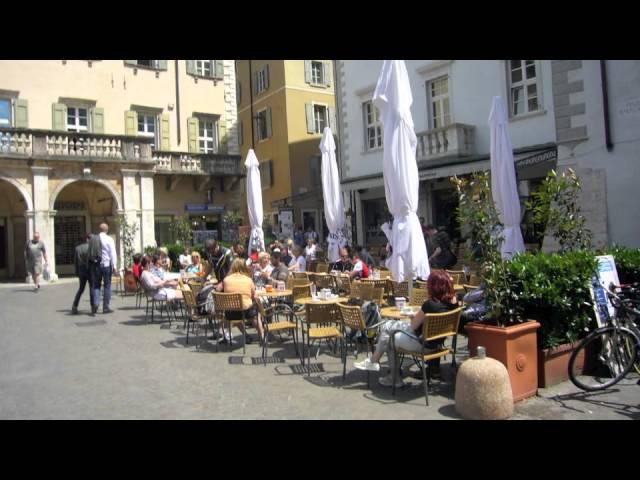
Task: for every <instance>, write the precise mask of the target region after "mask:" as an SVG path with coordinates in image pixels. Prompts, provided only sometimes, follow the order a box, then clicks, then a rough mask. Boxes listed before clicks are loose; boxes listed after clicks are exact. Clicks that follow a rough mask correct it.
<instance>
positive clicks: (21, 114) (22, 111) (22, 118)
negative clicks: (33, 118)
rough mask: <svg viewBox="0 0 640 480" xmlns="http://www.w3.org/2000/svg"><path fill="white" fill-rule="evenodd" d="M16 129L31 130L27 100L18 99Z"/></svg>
mask: <svg viewBox="0 0 640 480" xmlns="http://www.w3.org/2000/svg"><path fill="white" fill-rule="evenodd" d="M15 105H16V121H15V122H14V123H15V127H16V128H29V102H28V101H27V100H26V99H25V98H17V99H16V103H15Z"/></svg>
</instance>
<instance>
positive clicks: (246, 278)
mask: <svg viewBox="0 0 640 480" xmlns="http://www.w3.org/2000/svg"><path fill="white" fill-rule="evenodd" d="M216 290H217V291H219V292H224V293H240V294H242V308H243V311H242V312H225V317H226V318H227V320H242V319H244V320H251V322H252V324H253V326H254V327H255V328H256V329H257V330H258V333H259V334H260V340H262V339H263V338H264V330H263V327H262V322H261V321H260V320H259V319H258V310H257V308H256V305H255V298H256V286H255V285H254V283H253V280H251V270H250V269H249V267H247V264H246V263H245V261H244V260H243V259H242V258H236V259H235V260H234V261H233V263H232V264H231V270H230V271H229V274H228V275H227V276H226V277H224V280H223V281H222V282H221V283H220V284H219V285H218V286H217V287H216ZM240 330H244V324H240ZM219 336H222V332H219ZM246 339H247V343H251V341H250V338H249V336H247V337H246ZM230 340H231V334H230V333H229V332H227V334H226V336H225V338H224V339H223V340H222V342H228V341H230Z"/></svg>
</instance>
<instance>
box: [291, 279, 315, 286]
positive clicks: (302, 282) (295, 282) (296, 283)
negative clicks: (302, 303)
mask: <svg viewBox="0 0 640 480" xmlns="http://www.w3.org/2000/svg"><path fill="white" fill-rule="evenodd" d="M289 282H290V284H289V288H293V287H301V286H303V285H309V284H310V283H311V282H309V279H308V278H307V277H305V278H291V277H289Z"/></svg>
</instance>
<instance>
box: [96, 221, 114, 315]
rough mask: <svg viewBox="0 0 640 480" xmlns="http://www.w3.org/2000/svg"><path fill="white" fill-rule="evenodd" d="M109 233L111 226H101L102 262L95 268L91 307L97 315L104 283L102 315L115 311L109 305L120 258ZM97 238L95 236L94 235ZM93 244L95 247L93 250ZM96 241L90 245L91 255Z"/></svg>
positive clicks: (104, 224) (103, 224)
mask: <svg viewBox="0 0 640 480" xmlns="http://www.w3.org/2000/svg"><path fill="white" fill-rule="evenodd" d="M108 231H109V226H108V225H107V224H106V223H101V224H100V235H99V241H100V246H101V249H100V252H101V253H100V260H99V263H98V265H97V266H94V267H93V269H94V272H95V273H94V275H95V277H94V278H93V279H92V280H93V282H94V283H93V289H92V291H93V306H92V307H91V312H92V313H94V314H95V313H96V312H97V311H98V305H100V287H101V284H102V283H103V282H104V293H103V297H102V298H103V301H102V313H113V310H111V308H109V304H110V302H111V276H112V275H113V272H114V271H115V268H116V265H117V264H118V263H117V261H118V256H117V254H116V245H115V242H114V241H113V239H112V238H111V237H110V236H109V235H107V232H108ZM94 237H95V235H94ZM92 244H93V245H94V246H93V248H92ZM95 248H96V247H95V240H94V239H93V238H92V239H91V240H90V244H89V252H90V254H95V253H94V252H95Z"/></svg>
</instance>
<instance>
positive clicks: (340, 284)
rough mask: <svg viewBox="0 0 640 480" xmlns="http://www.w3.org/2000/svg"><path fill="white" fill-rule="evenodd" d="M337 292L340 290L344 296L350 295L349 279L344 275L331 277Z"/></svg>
mask: <svg viewBox="0 0 640 480" xmlns="http://www.w3.org/2000/svg"><path fill="white" fill-rule="evenodd" d="M333 281H334V282H335V284H336V288H337V289H338V290H342V291H343V292H345V294H346V295H349V294H350V293H351V278H350V277H348V276H345V275H336V276H334V277H333Z"/></svg>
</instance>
